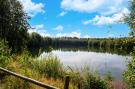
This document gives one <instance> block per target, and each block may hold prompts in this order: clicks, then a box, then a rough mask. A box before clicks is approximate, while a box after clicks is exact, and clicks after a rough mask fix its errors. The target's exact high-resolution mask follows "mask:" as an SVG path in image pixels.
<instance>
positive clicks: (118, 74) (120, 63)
mask: <svg viewBox="0 0 135 89" xmlns="http://www.w3.org/2000/svg"><path fill="white" fill-rule="evenodd" d="M51 53H52V54H53V55H56V56H57V57H58V58H59V59H60V60H61V62H62V63H63V64H64V65H65V66H70V67H72V68H79V69H81V68H83V67H84V66H88V67H89V68H90V70H92V71H97V72H98V73H99V74H100V75H105V74H106V73H108V72H111V73H112V76H113V77H114V78H115V79H118V80H121V79H122V73H123V72H124V70H126V65H127V63H128V61H129V60H130V59H131V57H130V56H127V55H118V54H111V53H101V52H92V51H71V50H70V51H68V50H66V51H65V50H53V51H52V52H51ZM47 54H48V53H46V52H43V53H42V54H41V55H40V57H45V56H46V55H47Z"/></svg>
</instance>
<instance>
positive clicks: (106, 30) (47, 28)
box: [19, 0, 130, 38]
mask: <svg viewBox="0 0 135 89" xmlns="http://www.w3.org/2000/svg"><path fill="white" fill-rule="evenodd" d="M19 1H21V2H22V4H23V6H24V10H25V11H26V12H27V13H28V15H30V16H31V17H32V18H31V20H30V21H29V22H30V25H31V26H32V27H33V28H35V29H30V30H29V33H31V32H37V33H39V34H41V35H42V36H51V37H61V36H67V37H82V38H84V37H86V38H88V37H90V38H95V37H96V38H97V37H100V38H103V37H120V36H122V37H124V36H128V33H129V31H130V30H129V28H128V26H127V25H126V24H123V23H119V21H121V20H122V17H123V14H125V15H127V14H128V13H129V10H128V3H129V1H128V0H19Z"/></svg>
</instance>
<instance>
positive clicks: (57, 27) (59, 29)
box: [55, 25, 64, 31]
mask: <svg viewBox="0 0 135 89" xmlns="http://www.w3.org/2000/svg"><path fill="white" fill-rule="evenodd" d="M63 28H64V27H63V26H62V25H58V26H56V27H55V30H57V31H62V30H63Z"/></svg>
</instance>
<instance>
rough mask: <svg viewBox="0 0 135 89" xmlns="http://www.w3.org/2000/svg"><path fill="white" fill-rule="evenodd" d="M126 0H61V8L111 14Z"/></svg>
mask: <svg viewBox="0 0 135 89" xmlns="http://www.w3.org/2000/svg"><path fill="white" fill-rule="evenodd" d="M127 1H128V0H111V1H110V0H62V2H61V8H63V9H65V10H73V11H78V12H87V13H91V12H98V13H100V14H111V13H115V12H118V10H120V9H121V8H122V7H123V4H124V3H125V2H127Z"/></svg>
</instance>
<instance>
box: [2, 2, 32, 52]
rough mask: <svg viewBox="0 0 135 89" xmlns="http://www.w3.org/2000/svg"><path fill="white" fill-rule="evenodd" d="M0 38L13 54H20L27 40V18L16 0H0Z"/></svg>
mask: <svg viewBox="0 0 135 89" xmlns="http://www.w3.org/2000/svg"><path fill="white" fill-rule="evenodd" d="M0 11H1V13H0V38H2V39H4V40H6V41H7V44H8V46H9V47H10V48H11V49H12V51H13V52H20V51H22V49H23V48H24V47H25V46H26V43H27V40H28V33H27V30H28V28H29V24H28V22H27V20H28V16H27V14H26V13H25V12H24V11H23V7H22V5H21V3H20V2H19V1H18V0H0Z"/></svg>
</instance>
